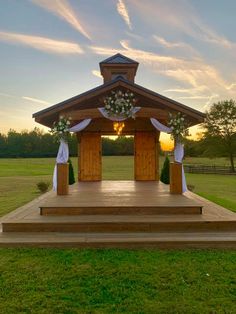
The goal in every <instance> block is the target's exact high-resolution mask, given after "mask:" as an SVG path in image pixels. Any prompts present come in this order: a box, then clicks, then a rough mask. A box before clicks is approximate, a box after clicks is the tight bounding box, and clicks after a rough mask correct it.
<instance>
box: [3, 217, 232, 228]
mask: <svg viewBox="0 0 236 314" xmlns="http://www.w3.org/2000/svg"><path fill="white" fill-rule="evenodd" d="M2 230H3V232H195V231H196V232H200V231H235V230H236V220H227V219H220V220H219V219H206V218H204V219H203V218H202V216H201V215H124V216H122V215H81V216H40V215H38V216H36V217H35V219H32V220H16V221H14V220H9V221H7V220H6V221H3V223H2Z"/></svg>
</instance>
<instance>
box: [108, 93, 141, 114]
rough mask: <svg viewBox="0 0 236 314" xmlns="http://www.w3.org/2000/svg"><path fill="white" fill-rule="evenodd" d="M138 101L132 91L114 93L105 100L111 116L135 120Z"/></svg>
mask: <svg viewBox="0 0 236 314" xmlns="http://www.w3.org/2000/svg"><path fill="white" fill-rule="evenodd" d="M135 103H136V99H135V97H134V94H133V93H131V92H130V91H128V90H127V91H125V92H123V91H121V90H119V91H116V92H115V91H112V92H111V95H110V96H108V97H106V98H105V100H104V104H105V111H106V113H107V114H108V115H109V116H118V117H126V118H129V117H132V118H135V116H134V112H133V109H134V107H135Z"/></svg>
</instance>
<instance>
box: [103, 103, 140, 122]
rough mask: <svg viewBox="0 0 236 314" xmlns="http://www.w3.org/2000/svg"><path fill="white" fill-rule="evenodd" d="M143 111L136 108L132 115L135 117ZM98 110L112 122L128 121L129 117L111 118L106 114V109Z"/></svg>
mask: <svg viewBox="0 0 236 314" xmlns="http://www.w3.org/2000/svg"><path fill="white" fill-rule="evenodd" d="M140 109H141V107H134V109H133V110H132V114H133V115H135V113H137V112H138V111H139V110H140ZM98 110H99V111H100V113H101V114H102V115H103V116H104V117H105V118H107V119H109V120H111V121H118V122H119V121H124V120H126V119H128V118H127V117H117V116H109V115H108V114H107V112H106V109H105V108H98Z"/></svg>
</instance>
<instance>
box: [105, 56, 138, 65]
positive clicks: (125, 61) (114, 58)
mask: <svg viewBox="0 0 236 314" xmlns="http://www.w3.org/2000/svg"><path fill="white" fill-rule="evenodd" d="M107 63H109V64H111V63H119V64H138V62H137V61H135V60H132V59H130V58H128V57H126V56H124V55H122V54H121V53H117V54H115V55H114V56H111V57H109V58H107V59H105V60H103V61H101V62H100V63H99V64H107Z"/></svg>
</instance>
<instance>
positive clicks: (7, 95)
mask: <svg viewBox="0 0 236 314" xmlns="http://www.w3.org/2000/svg"><path fill="white" fill-rule="evenodd" d="M0 96H3V97H9V98H14V97H15V96H13V95H10V94H6V93H0Z"/></svg>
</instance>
